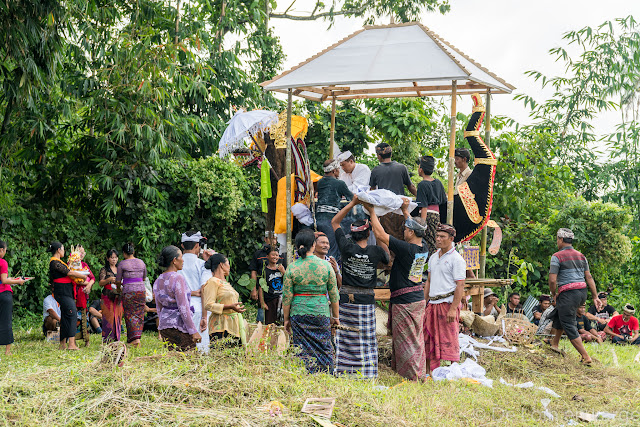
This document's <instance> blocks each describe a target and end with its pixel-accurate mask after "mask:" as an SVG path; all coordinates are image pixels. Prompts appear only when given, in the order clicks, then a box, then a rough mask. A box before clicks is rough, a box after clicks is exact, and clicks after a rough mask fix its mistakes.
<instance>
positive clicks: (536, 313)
mask: <svg viewBox="0 0 640 427" xmlns="http://www.w3.org/2000/svg"><path fill="white" fill-rule="evenodd" d="M538 302H539V304H538V305H536V306H535V307H533V311H532V313H533V321H532V323H533V324H534V325H536V326H539V325H540V319H541V318H542V313H544V312H545V311H546V310H547V308H549V306H550V305H551V297H550V296H549V295H540V298H538Z"/></svg>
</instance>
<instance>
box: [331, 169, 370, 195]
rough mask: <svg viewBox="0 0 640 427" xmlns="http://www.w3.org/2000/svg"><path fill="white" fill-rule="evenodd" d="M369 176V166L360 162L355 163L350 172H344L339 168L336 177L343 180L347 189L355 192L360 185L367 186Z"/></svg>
mask: <svg viewBox="0 0 640 427" xmlns="http://www.w3.org/2000/svg"><path fill="white" fill-rule="evenodd" d="M369 178H371V171H370V170H369V167H368V166H367V165H363V164H362V163H356V167H355V168H354V169H353V170H352V171H351V173H346V172H345V171H344V170H342V168H340V177H339V178H338V179H339V180H340V181H344V183H345V184H347V188H348V189H349V191H351V192H352V193H355V192H357V191H358V189H360V188H362V187H367V188H368V187H369Z"/></svg>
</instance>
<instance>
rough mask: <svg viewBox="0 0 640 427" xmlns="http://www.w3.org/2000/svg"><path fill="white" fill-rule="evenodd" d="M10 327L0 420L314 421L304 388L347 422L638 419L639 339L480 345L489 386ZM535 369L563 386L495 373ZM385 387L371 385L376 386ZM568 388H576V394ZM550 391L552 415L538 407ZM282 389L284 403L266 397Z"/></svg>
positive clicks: (533, 374) (151, 337) (153, 338)
mask: <svg viewBox="0 0 640 427" xmlns="http://www.w3.org/2000/svg"><path fill="white" fill-rule="evenodd" d="M35 329H36V328H33V330H32V331H28V330H18V331H15V335H16V344H15V345H14V348H13V353H14V354H13V355H12V356H9V357H5V356H4V355H3V356H2V357H1V361H0V399H2V404H0V420H1V421H2V422H3V423H4V424H5V425H50V426H61V425H73V426H83V425H87V426H89V425H91V426H95V425H209V426H217V425H229V426H236V425H238V426H254V425H255V426H270V425H301V426H307V425H308V426H310V425H315V423H314V421H313V420H311V419H310V418H309V417H308V416H306V415H304V414H302V413H301V412H300V409H301V407H302V404H303V403H304V401H305V400H306V399H307V398H309V397H336V398H337V399H336V408H335V410H334V414H333V417H332V421H334V422H339V423H342V424H344V425H347V426H375V425H381V426H382V425H409V426H441V425H446V426H458V425H460V426H462V425H466V426H468V425H478V426H479V425H482V426H509V427H512V426H530V425H566V424H567V423H568V422H569V420H571V419H573V420H576V421H577V414H578V413H579V412H591V413H594V412H598V411H605V412H610V413H614V414H616V419H615V420H613V421H598V422H595V423H592V425H612V426H614V425H615V426H620V425H640V404H639V403H638V402H640V374H639V372H640V363H637V362H634V361H633V359H634V357H635V356H636V354H637V353H638V352H639V351H640V348H638V347H637V346H635V347H615V358H616V359H617V366H614V365H615V364H616V363H615V362H614V355H613V353H612V351H614V347H613V346H612V345H602V346H599V347H598V346H595V345H588V350H589V351H590V353H591V354H592V355H593V356H594V357H595V358H596V359H597V360H598V362H597V363H596V364H595V366H594V367H592V368H586V367H583V366H581V365H579V363H578V357H577V353H575V352H574V351H573V350H570V349H569V348H568V347H567V344H568V343H566V342H564V343H563V346H565V348H567V350H568V356H567V357H566V358H564V359H563V358H562V357H561V356H558V355H555V354H554V353H551V352H550V351H549V350H547V349H545V348H544V346H540V347H535V348H533V349H527V348H521V349H519V350H518V352H517V353H497V352H491V351H484V352H483V353H482V355H481V357H479V359H478V362H479V363H480V364H481V365H482V366H484V367H485V368H486V369H487V371H488V372H487V377H489V378H492V379H495V380H496V381H495V383H494V387H493V388H492V389H490V388H487V387H484V386H481V385H477V384H471V383H468V382H465V381H455V382H447V381H442V382H432V381H430V382H427V383H424V384H416V383H407V382H403V381H402V379H401V378H400V377H398V376H397V375H396V374H394V373H393V372H391V371H390V369H388V368H386V367H382V366H381V368H380V369H381V372H380V378H379V379H378V380H377V381H375V382H372V381H364V380H353V379H344V378H335V377H332V376H329V375H315V376H311V375H307V374H306V372H305V370H304V368H303V367H302V365H301V364H300V363H299V361H298V360H297V358H296V357H295V356H293V355H288V356H281V357H280V356H275V355H269V356H264V355H262V356H260V357H254V356H246V355H245V354H244V353H243V352H241V351H239V350H216V351H214V352H212V353H211V354H209V355H207V356H201V355H198V354H188V355H180V354H172V353H167V351H166V350H165V349H164V348H163V347H162V345H161V343H160V342H159V341H158V339H157V335H155V334H150V333H145V335H144V336H143V340H142V342H143V347H142V348H139V349H131V350H130V352H129V354H128V356H127V359H126V361H125V364H124V366H123V367H121V368H112V367H108V366H104V365H100V364H99V363H97V360H98V359H99V355H100V345H99V337H98V336H92V338H93V345H92V346H91V347H89V348H84V347H83V348H82V349H81V350H80V351H77V352H62V351H59V350H57V347H56V346H53V345H50V344H46V343H45V342H44V341H43V339H42V337H41V334H40V331H39V330H35ZM501 377H502V378H504V379H505V380H506V381H508V382H510V383H514V384H515V383H521V382H526V381H533V382H534V384H535V385H536V386H546V387H549V388H551V389H552V390H554V391H555V392H557V393H558V394H560V396H561V398H553V397H550V396H549V395H548V394H546V393H544V392H543V391H540V390H532V389H518V388H513V387H508V386H504V385H501V384H499V383H498V381H497V380H499V378H501ZM377 385H384V386H387V387H389V388H388V389H385V390H377V389H376V388H375V386H377ZM574 396H576V397H575V400H572V398H573V397H574ZM544 398H550V399H551V403H550V404H549V410H550V412H551V413H552V414H553V415H554V421H549V420H548V419H547V418H546V417H545V416H544V415H543V414H542V412H543V407H542V404H541V399H544ZM271 401H279V402H281V403H282V404H283V405H284V407H285V411H284V414H283V415H282V416H279V417H270V416H269V414H268V412H267V411H265V410H264V409H263V408H264V406H265V404H268V403H269V402H271Z"/></svg>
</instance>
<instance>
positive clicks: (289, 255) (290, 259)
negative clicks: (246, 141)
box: [285, 89, 293, 265]
mask: <svg viewBox="0 0 640 427" xmlns="http://www.w3.org/2000/svg"><path fill="white" fill-rule="evenodd" d="M292 96H293V94H292V92H291V89H289V90H288V99H287V153H286V160H285V162H286V164H285V171H286V172H285V173H286V183H287V188H286V190H285V191H286V192H287V265H291V263H292V262H293V245H292V243H291V102H292Z"/></svg>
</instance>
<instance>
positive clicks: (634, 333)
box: [604, 304, 640, 345]
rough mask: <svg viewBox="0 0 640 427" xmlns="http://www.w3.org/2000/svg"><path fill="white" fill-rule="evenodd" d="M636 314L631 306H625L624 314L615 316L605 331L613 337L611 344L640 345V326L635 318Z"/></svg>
mask: <svg viewBox="0 0 640 427" xmlns="http://www.w3.org/2000/svg"><path fill="white" fill-rule="evenodd" d="M635 312H636V310H635V308H633V306H632V305H631V304H627V305H625V306H624V309H623V310H622V314H618V315H617V316H613V317H612V318H611V320H609V324H608V325H607V327H606V328H604V331H605V332H606V333H607V335H611V342H613V343H614V344H624V343H629V344H635V345H640V338H639V337H640V326H639V325H638V319H637V318H636V317H634V316H633V314H634V313H635Z"/></svg>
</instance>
